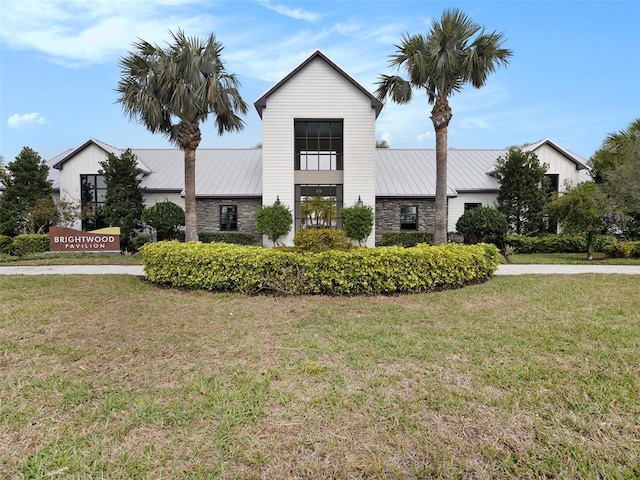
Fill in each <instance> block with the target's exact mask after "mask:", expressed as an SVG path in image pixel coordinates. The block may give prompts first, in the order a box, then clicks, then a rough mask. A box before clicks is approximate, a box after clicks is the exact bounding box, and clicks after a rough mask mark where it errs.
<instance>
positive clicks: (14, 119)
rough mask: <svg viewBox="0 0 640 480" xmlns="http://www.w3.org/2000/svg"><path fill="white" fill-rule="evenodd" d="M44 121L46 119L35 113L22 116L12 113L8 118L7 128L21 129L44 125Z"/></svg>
mask: <svg viewBox="0 0 640 480" xmlns="http://www.w3.org/2000/svg"><path fill="white" fill-rule="evenodd" d="M46 121H47V120H46V118H44V117H43V116H42V115H40V114H39V113H37V112H33V113H23V114H19V113H14V114H13V115H11V116H10V117H9V120H8V121H7V125H8V126H9V128H23V127H31V126H34V125H44V124H45V122H46Z"/></svg>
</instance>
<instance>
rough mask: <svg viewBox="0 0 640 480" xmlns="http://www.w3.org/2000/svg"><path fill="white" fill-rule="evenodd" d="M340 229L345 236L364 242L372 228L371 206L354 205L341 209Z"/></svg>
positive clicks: (360, 242)
mask: <svg viewBox="0 0 640 480" xmlns="http://www.w3.org/2000/svg"><path fill="white" fill-rule="evenodd" d="M341 215H342V229H343V230H344V231H345V232H346V234H347V236H348V237H349V238H350V239H352V240H356V241H357V242H358V245H360V246H362V242H366V241H367V238H369V235H371V230H372V229H373V208H371V207H370V206H369V205H358V204H356V205H354V206H352V207H345V208H343V209H342V212H341Z"/></svg>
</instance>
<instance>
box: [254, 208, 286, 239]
mask: <svg viewBox="0 0 640 480" xmlns="http://www.w3.org/2000/svg"><path fill="white" fill-rule="evenodd" d="M292 225H293V216H292V215H291V210H289V208H288V207H285V206H284V205H282V204H281V203H280V201H279V200H276V201H275V203H274V204H273V205H266V206H263V207H260V208H259V209H258V211H257V212H256V228H257V229H258V232H260V233H261V234H262V235H266V236H267V238H268V239H269V240H271V241H272V242H273V246H274V247H275V245H276V242H277V241H278V239H279V238H280V237H282V236H283V235H286V234H287V233H289V232H290V231H291V226H292Z"/></svg>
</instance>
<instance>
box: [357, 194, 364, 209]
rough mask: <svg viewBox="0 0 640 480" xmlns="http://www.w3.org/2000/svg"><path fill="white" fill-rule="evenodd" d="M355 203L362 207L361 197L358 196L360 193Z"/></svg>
mask: <svg viewBox="0 0 640 480" xmlns="http://www.w3.org/2000/svg"><path fill="white" fill-rule="evenodd" d="M356 205H357V206H358V207H359V208H362V206H363V203H362V199H361V198H360V195H358V201H357V202H356Z"/></svg>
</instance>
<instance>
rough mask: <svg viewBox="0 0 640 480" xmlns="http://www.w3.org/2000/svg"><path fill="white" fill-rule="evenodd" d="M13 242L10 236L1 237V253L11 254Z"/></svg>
mask: <svg viewBox="0 0 640 480" xmlns="http://www.w3.org/2000/svg"><path fill="white" fill-rule="evenodd" d="M12 244H13V240H12V238H11V237H10V236H8V235H0V253H4V254H7V255H8V254H9V253H10V252H11V245H12Z"/></svg>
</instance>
